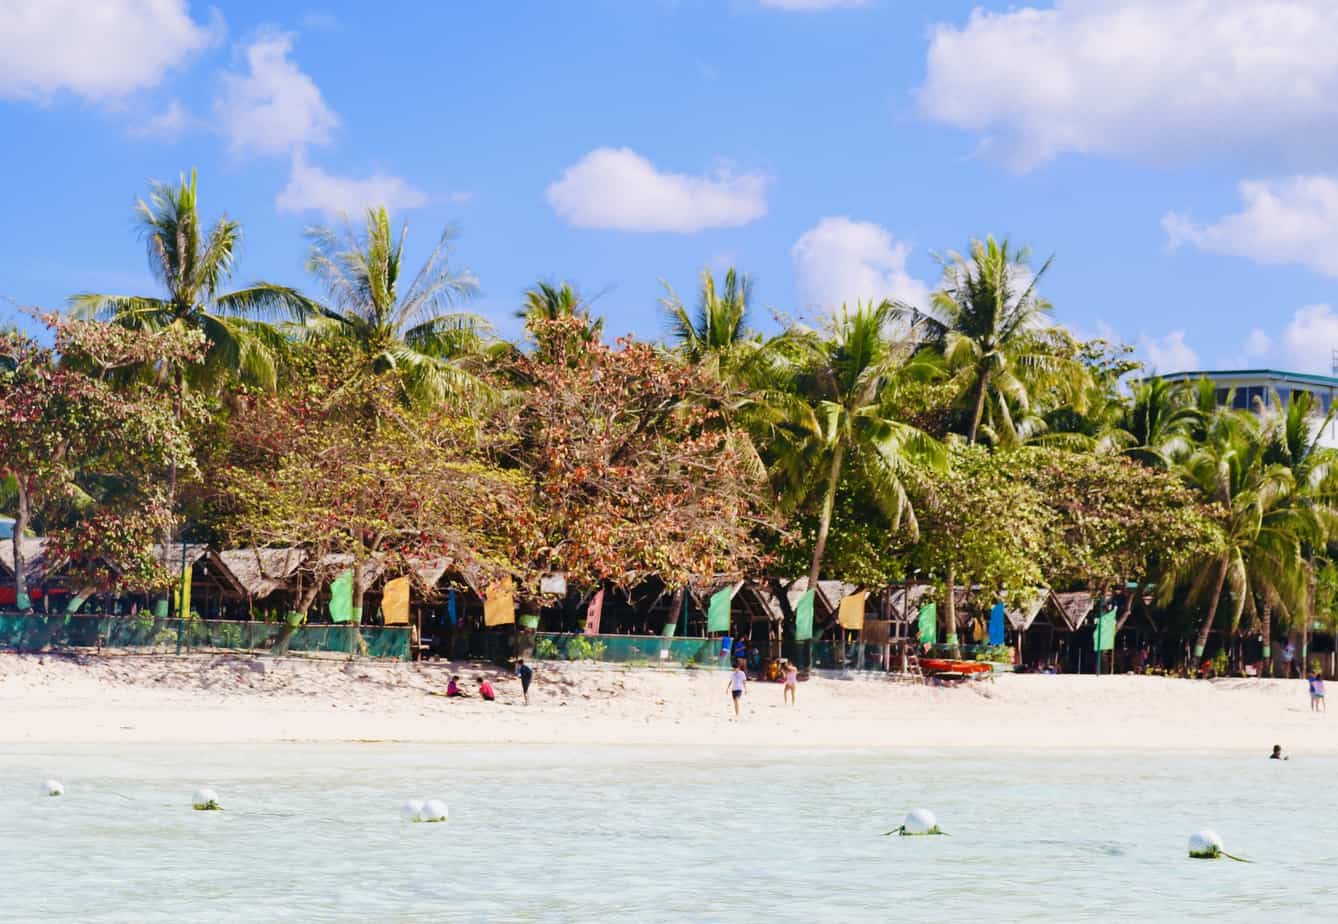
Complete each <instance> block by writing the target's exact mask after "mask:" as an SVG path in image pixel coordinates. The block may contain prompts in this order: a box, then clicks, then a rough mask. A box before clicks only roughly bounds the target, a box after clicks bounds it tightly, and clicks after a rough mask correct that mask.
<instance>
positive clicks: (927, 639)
mask: <svg viewBox="0 0 1338 924" xmlns="http://www.w3.org/2000/svg"><path fill="white" fill-rule="evenodd" d="M937 642H938V604H937V603H926V604H925V605H924V606H922V607H920V644H921V645H933V644H936V643H937Z"/></svg>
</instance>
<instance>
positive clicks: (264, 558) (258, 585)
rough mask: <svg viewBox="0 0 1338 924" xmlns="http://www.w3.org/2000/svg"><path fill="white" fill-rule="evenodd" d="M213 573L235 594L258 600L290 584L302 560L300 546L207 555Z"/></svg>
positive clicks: (284, 588)
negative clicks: (212, 566) (211, 564)
mask: <svg viewBox="0 0 1338 924" xmlns="http://www.w3.org/2000/svg"><path fill="white" fill-rule="evenodd" d="M209 557H210V561H211V563H213V564H214V566H215V569H216V571H217V573H218V574H219V575H220V576H221V577H222V578H223V581H224V582H225V583H227V584H228V585H229V586H230V587H231V588H232V590H233V591H234V592H235V593H237V594H238V595H239V596H242V597H245V598H247V599H250V600H262V599H264V598H265V597H268V596H269V595H270V594H272V593H274V592H275V591H279V590H287V589H288V588H289V587H291V586H292V584H293V581H294V578H295V577H296V575H297V572H298V569H300V568H301V567H302V563H303V562H304V561H306V557H307V553H306V552H305V551H303V550H302V549H291V548H290V549H258V548H247V549H224V550H223V551H221V552H214V553H212V554H211V555H210V556H209Z"/></svg>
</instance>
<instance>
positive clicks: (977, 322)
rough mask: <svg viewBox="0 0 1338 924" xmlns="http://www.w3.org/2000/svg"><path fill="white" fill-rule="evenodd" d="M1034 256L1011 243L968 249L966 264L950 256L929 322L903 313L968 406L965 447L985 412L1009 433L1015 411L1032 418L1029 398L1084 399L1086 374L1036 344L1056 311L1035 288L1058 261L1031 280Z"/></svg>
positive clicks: (984, 243)
mask: <svg viewBox="0 0 1338 924" xmlns="http://www.w3.org/2000/svg"><path fill="white" fill-rule="evenodd" d="M1028 258H1029V254H1028V252H1027V251H1026V250H1012V249H1010V248H1009V245H1008V241H1007V239H1005V240H1003V241H1002V242H998V241H995V239H994V237H993V236H990V237H987V238H986V239H985V240H984V241H979V240H976V241H972V242H971V255H970V258H969V259H968V258H967V257H963V256H962V255H961V254H957V253H950V254H949V255H948V256H947V257H946V258H941V259H940V263H942V265H943V284H942V288H940V289H939V291H937V292H935V293H934V294H933V296H932V300H931V309H932V314H931V316H929V317H926V316H924V315H923V314H921V313H920V312H918V311H917V310H915V309H913V308H910V307H907V306H903V307H902V308H901V316H902V317H903V318H905V317H907V316H909V317H911V318H912V319H913V320H915V321H916V322H920V323H924V324H925V325H926V326H927V327H928V329H929V330H930V332H931V335H932V338H933V339H934V340H936V341H938V343H939V345H940V346H941V349H942V351H943V355H944V358H945V359H946V360H947V363H948V366H949V368H950V369H952V370H954V371H955V376H954V377H955V379H956V381H957V382H958V383H959V386H960V389H961V394H962V396H963V399H964V400H967V401H968V402H969V408H970V411H969V413H970V418H969V423H968V426H967V434H966V436H967V440H968V441H969V442H972V443H974V442H976V438H977V436H978V434H979V432H980V428H981V423H982V421H983V420H984V418H985V416H986V410H987V404H989V403H991V400H992V404H993V409H994V411H995V413H996V414H997V415H999V416H1000V417H1001V418H1008V419H1009V423H1010V425H1011V414H1012V411H1011V410H1010V405H1011V406H1013V407H1015V408H1016V409H1017V410H1018V411H1019V412H1021V413H1022V414H1024V415H1025V414H1029V413H1030V410H1031V408H1030V392H1031V390H1032V388H1034V387H1036V386H1038V385H1049V386H1051V387H1058V388H1061V389H1064V390H1068V391H1071V392H1072V394H1074V395H1075V396H1076V395H1080V394H1081V391H1082V388H1081V386H1082V383H1083V382H1084V381H1085V380H1086V370H1085V369H1084V368H1083V366H1082V364H1081V363H1080V362H1077V361H1075V360H1073V359H1071V358H1069V357H1065V356H1063V355H1060V354H1059V353H1057V352H1056V351H1054V350H1050V349H1046V348H1045V344H1044V343H1042V342H1041V340H1040V339H1039V338H1038V337H1037V334H1038V333H1039V332H1040V331H1041V330H1042V329H1043V327H1044V325H1045V319H1046V316H1047V315H1048V313H1049V312H1050V310H1051V307H1050V303H1049V302H1047V301H1045V300H1044V299H1042V298H1040V297H1039V296H1038V295H1037V294H1036V285H1037V283H1039V282H1040V280H1041V278H1042V277H1043V276H1044V275H1045V273H1046V270H1048V269H1049V268H1050V263H1051V261H1052V260H1053V259H1054V258H1053V257H1051V258H1050V259H1048V260H1046V261H1045V263H1044V264H1043V265H1042V266H1041V268H1040V269H1039V270H1038V271H1037V272H1036V273H1034V274H1031V273H1029V272H1028V271H1027V269H1026V266H1027V261H1028Z"/></svg>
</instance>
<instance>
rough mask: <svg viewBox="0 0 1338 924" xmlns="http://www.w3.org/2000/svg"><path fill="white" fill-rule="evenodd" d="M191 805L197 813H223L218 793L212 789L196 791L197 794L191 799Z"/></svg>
mask: <svg viewBox="0 0 1338 924" xmlns="http://www.w3.org/2000/svg"><path fill="white" fill-rule="evenodd" d="M190 804H191V806H192V807H193V808H194V809H195V811H197V812H221V811H223V806H221V805H219V804H218V793H216V792H214V791H213V790H212V789H197V790H195V794H194V795H193V796H191V797H190Z"/></svg>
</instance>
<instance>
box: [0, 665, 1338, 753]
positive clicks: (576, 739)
mask: <svg viewBox="0 0 1338 924" xmlns="http://www.w3.org/2000/svg"><path fill="white" fill-rule="evenodd" d="M451 672H456V673H459V674H460V675H461V677H462V679H463V680H464V681H465V682H466V683H465V685H466V689H469V690H471V691H472V690H473V689H474V683H473V679H474V678H475V677H477V676H479V675H482V674H485V673H486V674H488V675H489V676H491V677H492V679H493V684H494V686H495V687H496V688H497V691H498V701H497V702H496V703H486V702H482V701H480V700H479V699H477V698H473V699H468V700H448V699H446V698H445V697H444V696H440V695H432V694H433V693H440V692H441V691H443V690H444V689H445V686H446V680H447V677H448V675H449V674H450V673H451ZM725 690H726V677H725V675H724V674H722V673H717V672H713V671H654V670H646V669H623V668H619V667H615V666H605V665H576V664H567V663H560V664H549V663H541V664H538V665H536V671H535V683H534V687H533V688H532V689H531V705H530V706H528V707H527V706H524V705H523V704H522V703H521V702H520V685H519V683H518V682H517V681H516V680H515V679H514V678H512V677H510V676H508V675H507V674H505V673H503V672H500V671H497V670H495V669H492V668H480V667H479V666H477V665H447V664H437V663H432V664H422V665H408V664H383V663H382V664H378V663H358V662H353V663H349V662H339V661H325V662H321V661H306V660H299V659H270V658H239V657H230V656H207V655H200V656H188V657H144V656H115V655H113V656H72V657H71V656H52V655H46V656H38V655H14V654H5V655H0V703H2V704H3V714H4V720H3V722H0V742H6V743H20V742H26V743H37V742H50V743H88V742H125V743H133V742H156V743H210V742H219V743H239V742H278V741H318V742H338V741H421V742H458V743H480V744H503V743H521V744H548V743H561V744H567V745H570V744H660V745H664V744H670V745H688V746H703V747H705V746H710V747H734V746H738V747H780V748H841V749H849V748H900V749H914V748H953V747H969V748H1003V749H1019V750H1038V749H1039V750H1045V749H1056V750H1075V749H1090V748H1102V749H1156V750H1175V751H1201V752H1206V751H1242V752H1258V753H1263V754H1266V753H1267V752H1268V750H1269V748H1270V747H1271V746H1272V745H1273V744H1275V743H1277V744H1281V745H1283V747H1284V748H1285V749H1287V750H1288V751H1290V752H1293V753H1312V754H1313V753H1338V726H1335V725H1334V723H1338V715H1335V717H1333V718H1330V717H1328V716H1327V715H1323V714H1320V715H1316V714H1313V713H1311V712H1310V709H1309V705H1308V701H1307V699H1306V696H1305V688H1304V684H1303V683H1302V682H1301V681H1282V680H1219V681H1192V680H1176V679H1165V678H1155V677H1134V676H1116V677H1102V678H1098V677H1092V676H1037V675H1010V676H1002V677H1000V678H998V680H997V681H995V682H977V683H974V684H971V685H967V686H960V687H929V686H918V685H908V684H902V683H896V682H892V681H890V680H884V679H853V680H838V679H821V678H815V679H812V680H809V681H806V682H804V683H801V684H800V687H799V696H798V705H797V706H795V707H788V708H787V707H786V706H784V705H783V704H782V700H781V688H780V686H779V685H778V684H769V683H753V684H750V685H749V691H748V695H747V696H746V697H745V700H744V714H743V719H742V721H740V722H738V723H735V722H733V721H731V717H730V713H731V709H730V704H729V697H728V694H727V693H726V691H725Z"/></svg>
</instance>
